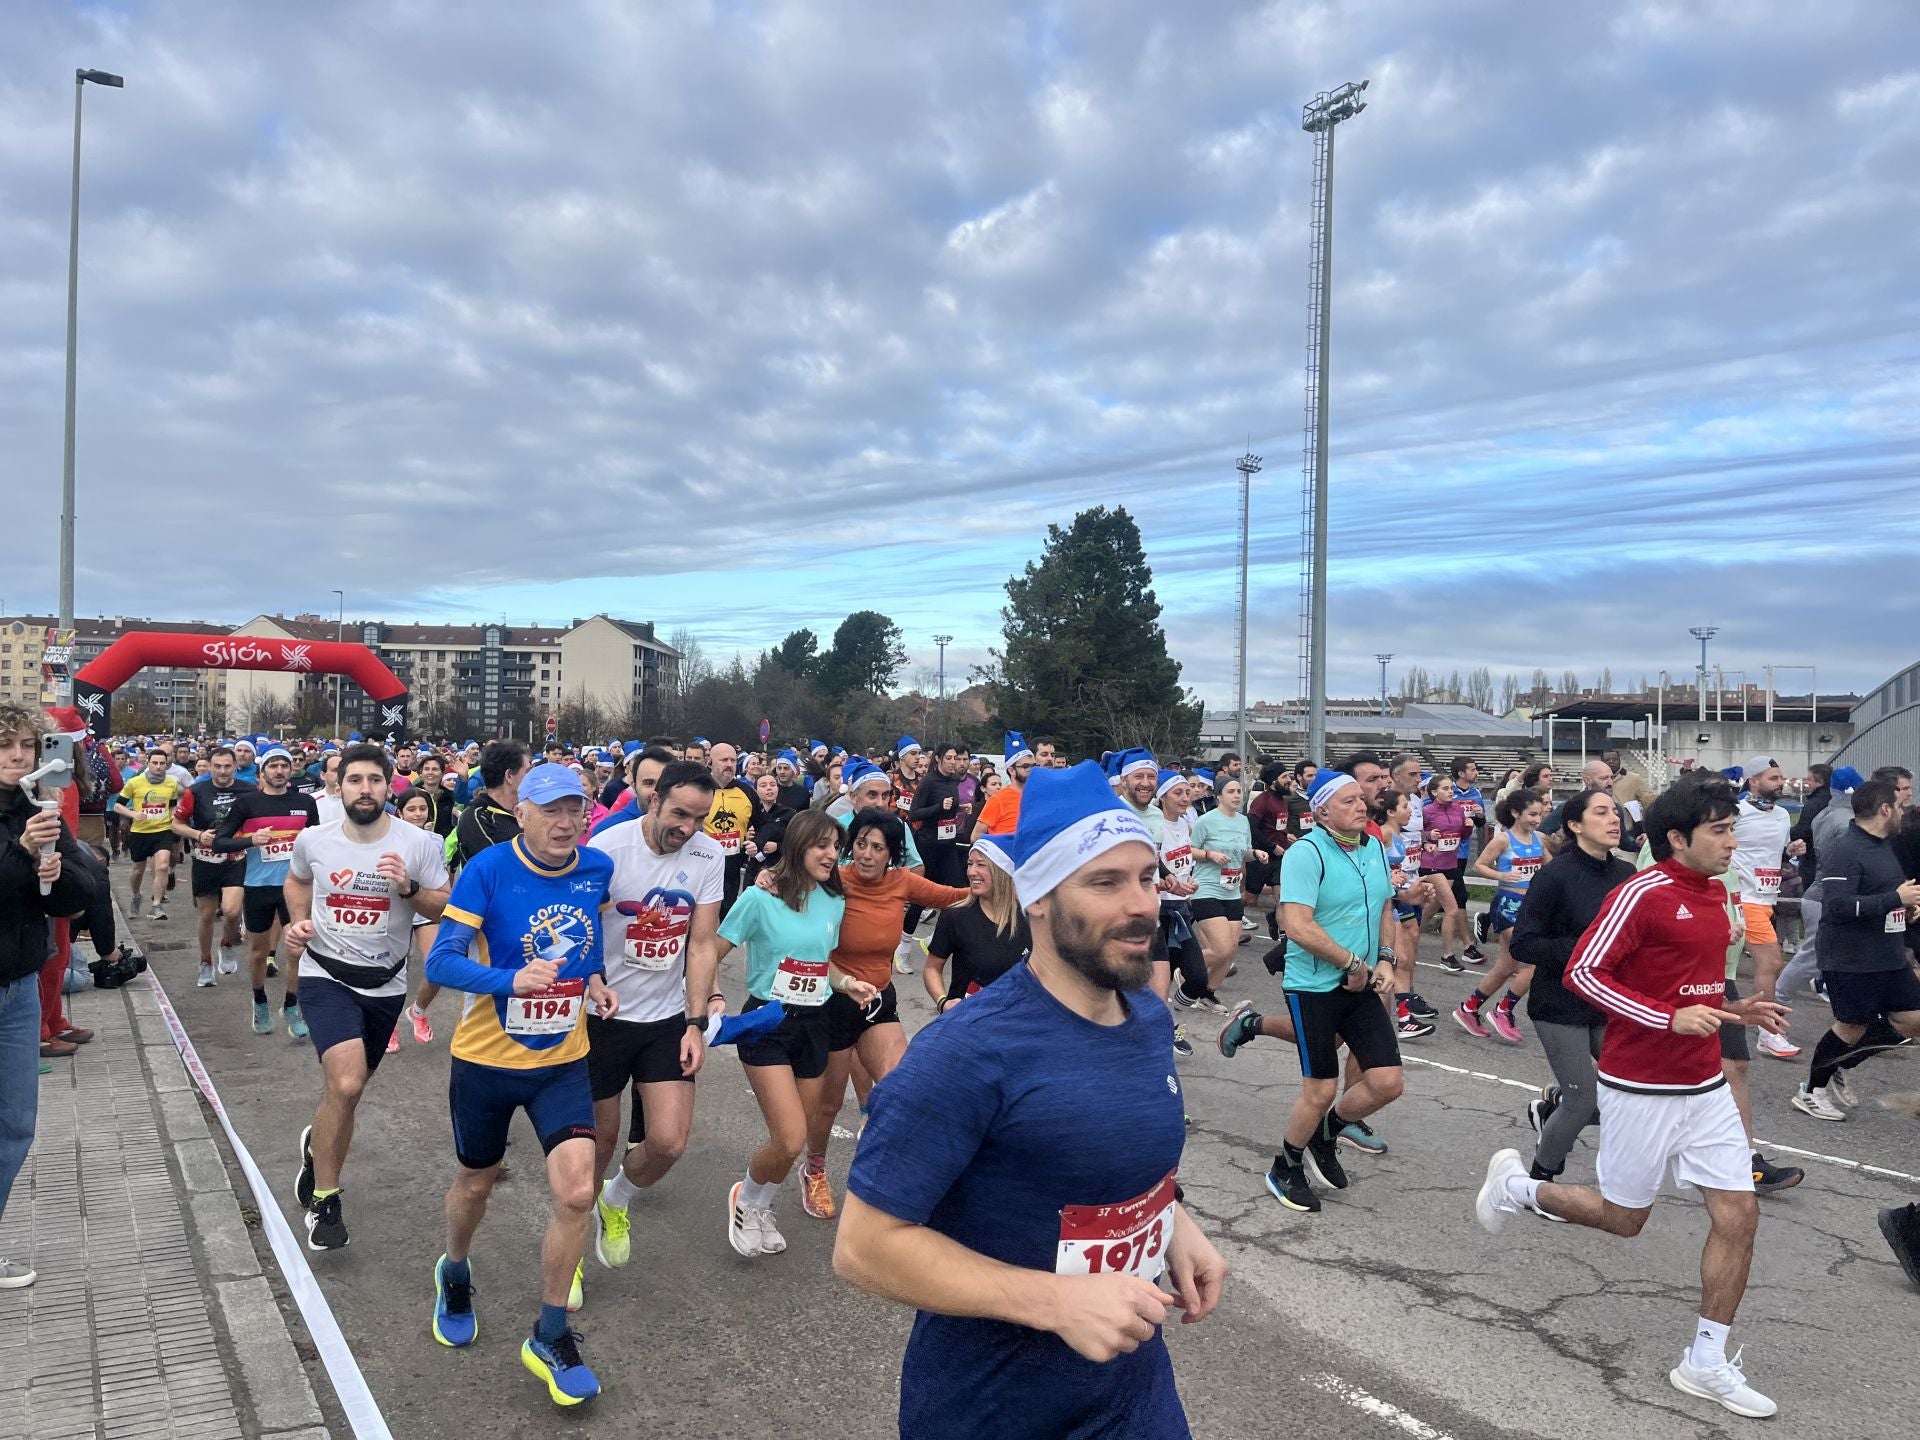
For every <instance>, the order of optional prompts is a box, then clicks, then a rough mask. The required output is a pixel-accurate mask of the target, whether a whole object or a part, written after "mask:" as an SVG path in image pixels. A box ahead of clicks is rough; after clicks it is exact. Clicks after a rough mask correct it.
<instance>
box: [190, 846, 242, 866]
mask: <svg viewBox="0 0 1920 1440" xmlns="http://www.w3.org/2000/svg"><path fill="white" fill-rule="evenodd" d="M193 858H194V859H196V860H204V861H206V862H207V863H208V864H209V865H224V864H226V863H227V862H228V861H229V860H231V859H233V856H231V855H222V854H221V853H220V852H219V851H218V850H214V849H212V848H210V847H208V846H206V845H196V846H194V847H193Z"/></svg>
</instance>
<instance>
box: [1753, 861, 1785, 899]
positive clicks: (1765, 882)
mask: <svg viewBox="0 0 1920 1440" xmlns="http://www.w3.org/2000/svg"><path fill="white" fill-rule="evenodd" d="M1753 888H1754V893H1756V894H1757V895H1759V897H1760V898H1761V899H1762V900H1771V899H1773V898H1774V897H1776V896H1777V895H1779V893H1780V872H1779V871H1778V870H1762V869H1760V868H1759V867H1757V866H1756V867H1755V868H1754V872H1753Z"/></svg>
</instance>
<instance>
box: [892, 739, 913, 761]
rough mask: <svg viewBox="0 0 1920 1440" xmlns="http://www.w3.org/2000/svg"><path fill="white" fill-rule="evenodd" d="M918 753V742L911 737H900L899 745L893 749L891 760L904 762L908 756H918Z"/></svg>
mask: <svg viewBox="0 0 1920 1440" xmlns="http://www.w3.org/2000/svg"><path fill="white" fill-rule="evenodd" d="M919 753H920V742H919V741H918V740H916V739H914V738H913V736H911V735H902V736H901V737H900V740H899V743H898V744H896V745H895V746H894V747H893V758H894V759H896V760H904V759H906V758H907V756H909V755H918V754H919Z"/></svg>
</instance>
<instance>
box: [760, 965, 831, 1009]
mask: <svg viewBox="0 0 1920 1440" xmlns="http://www.w3.org/2000/svg"><path fill="white" fill-rule="evenodd" d="M831 993H832V992H831V991H829V990H828V989H827V962H826V961H824V960H796V959H794V958H793V957H792V956H791V955H789V956H788V957H787V958H786V959H784V960H782V961H781V962H780V965H779V968H778V969H776V970H775V971H774V972H773V986H772V989H771V991H770V992H769V994H768V996H767V998H768V999H769V1000H778V1001H780V1002H781V1003H782V1004H784V1005H798V1006H801V1007H802V1008H806V1007H809V1006H813V1005H824V1004H826V1003H827V997H828V996H829V995H830V994H831Z"/></svg>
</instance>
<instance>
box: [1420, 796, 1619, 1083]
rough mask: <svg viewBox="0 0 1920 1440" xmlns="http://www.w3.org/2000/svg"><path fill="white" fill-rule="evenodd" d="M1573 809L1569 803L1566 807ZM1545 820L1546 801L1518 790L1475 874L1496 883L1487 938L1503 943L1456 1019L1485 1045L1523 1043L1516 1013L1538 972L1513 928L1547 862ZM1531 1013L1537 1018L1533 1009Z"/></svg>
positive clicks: (1498, 811) (1501, 812)
mask: <svg viewBox="0 0 1920 1440" xmlns="http://www.w3.org/2000/svg"><path fill="white" fill-rule="evenodd" d="M1581 794H1583V795H1603V796H1604V795H1605V794H1606V792H1605V791H1604V790H1583V791H1582V792H1581ZM1609 799H1610V797H1609ZM1572 803H1573V802H1572V801H1571V800H1570V801H1568V802H1567V805H1568V806H1571V805H1572ZM1582 809H1583V811H1584V809H1585V807H1582ZM1608 809H1609V813H1611V814H1612V815H1613V816H1614V832H1615V833H1614V843H1618V841H1619V838H1620V837H1619V810H1618V808H1617V807H1615V806H1612V805H1611V804H1609V807H1608ZM1560 813H1561V823H1562V824H1563V825H1564V824H1565V817H1566V807H1564V806H1563V807H1562V809H1561V812H1560ZM1546 814H1547V801H1546V797H1545V796H1543V795H1541V794H1539V793H1538V792H1536V791H1533V790H1516V791H1514V792H1513V793H1512V794H1511V795H1509V796H1507V798H1506V799H1504V800H1500V801H1497V802H1495V804H1494V818H1495V819H1497V820H1498V821H1499V822H1500V829H1499V830H1498V831H1497V832H1496V833H1495V835H1494V837H1493V839H1491V840H1489V841H1488V842H1487V844H1486V847H1485V848H1484V849H1482V850H1481V852H1480V858H1479V859H1477V860H1475V861H1474V862H1473V870H1474V873H1475V874H1476V875H1483V876H1485V877H1486V878H1487V879H1489V880H1492V881H1494V882H1495V885H1496V886H1497V888H1496V889H1495V891H1494V895H1493V904H1492V905H1491V906H1490V907H1489V908H1488V910H1487V917H1488V920H1487V935H1488V938H1489V939H1491V938H1492V937H1494V936H1496V935H1497V936H1499V937H1500V958H1499V959H1498V960H1496V961H1495V962H1494V964H1493V968H1492V969H1491V970H1489V971H1488V972H1487V973H1486V974H1485V975H1483V976H1481V977H1480V983H1479V984H1478V985H1476V986H1474V988H1473V990H1472V991H1471V992H1469V993H1468V995H1467V998H1466V999H1465V1000H1463V1001H1461V1002H1460V1005H1459V1007H1458V1008H1457V1009H1455V1010H1454V1012H1453V1018H1454V1020H1455V1021H1457V1022H1458V1023H1459V1026H1460V1028H1461V1029H1462V1030H1465V1031H1466V1032H1467V1033H1468V1034H1469V1035H1472V1036H1475V1037H1477V1038H1479V1039H1482V1040H1484V1039H1486V1038H1487V1036H1488V1034H1489V1033H1491V1034H1493V1035H1495V1036H1497V1037H1499V1038H1500V1039H1501V1040H1504V1041H1506V1043H1507V1044H1509V1045H1518V1044H1519V1043H1520V1042H1521V1035H1520V1027H1519V1026H1518V1025H1517V1024H1515V1023H1514V1019H1513V1007H1514V1006H1516V1005H1518V1004H1519V1003H1520V1001H1521V1000H1522V999H1524V998H1525V996H1526V994H1527V989H1528V987H1529V986H1530V985H1532V983H1533V966H1532V965H1531V964H1529V963H1527V962H1526V961H1523V960H1521V959H1520V958H1519V957H1517V956H1516V955H1515V954H1514V952H1513V927H1514V923H1515V922H1516V921H1517V920H1518V919H1519V918H1520V903H1521V901H1523V900H1524V899H1526V895H1527V887H1528V886H1529V885H1530V884H1531V883H1532V881H1533V877H1534V875H1535V874H1536V873H1538V871H1539V869H1540V867H1541V865H1542V864H1544V863H1545V860H1546V853H1547V844H1546V837H1545V836H1543V835H1542V834H1541V833H1540V822H1541V821H1542V820H1543V819H1545V818H1546ZM1589 918H1591V917H1589ZM1509 980H1511V981H1512V982H1513V984H1512V986H1511V988H1509V989H1508V991H1507V993H1506V995H1505V996H1504V997H1503V998H1502V999H1501V1001H1500V1003H1499V1004H1498V1005H1496V1006H1495V1007H1494V1008H1493V1010H1492V1012H1491V1013H1483V1007H1484V1006H1485V1005H1486V1003H1487V1001H1489V1000H1491V999H1492V998H1493V997H1494V996H1495V995H1498V994H1499V993H1500V987H1501V986H1502V985H1505V984H1506V983H1507V982H1508V981H1509ZM1527 1013H1528V1014H1532V1013H1533V1012H1532V1009H1531V1007H1529V1009H1528V1012H1527Z"/></svg>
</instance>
